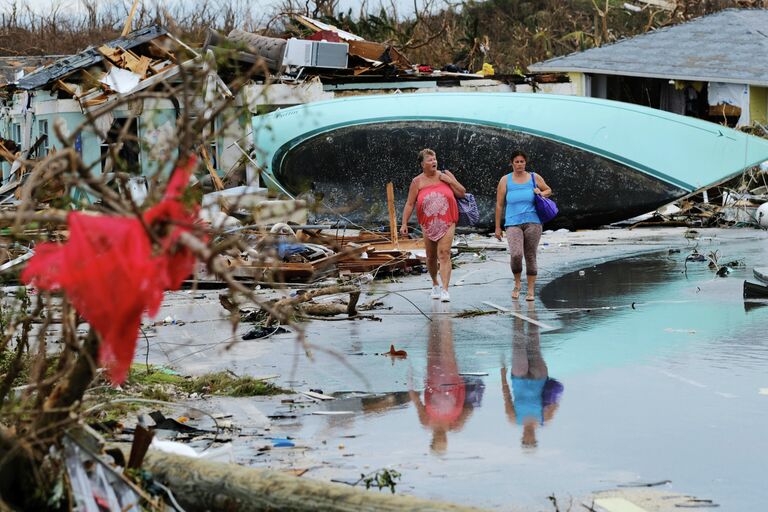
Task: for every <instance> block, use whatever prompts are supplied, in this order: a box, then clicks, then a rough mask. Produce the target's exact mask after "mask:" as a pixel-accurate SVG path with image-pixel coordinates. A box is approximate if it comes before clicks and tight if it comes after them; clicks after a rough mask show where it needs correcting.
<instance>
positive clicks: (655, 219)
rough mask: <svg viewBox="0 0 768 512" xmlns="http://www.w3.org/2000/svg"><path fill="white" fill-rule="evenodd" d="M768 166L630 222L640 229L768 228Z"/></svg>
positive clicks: (765, 164)
mask: <svg viewBox="0 0 768 512" xmlns="http://www.w3.org/2000/svg"><path fill="white" fill-rule="evenodd" d="M766 204H768V163H764V164H763V165H761V166H759V167H754V168H750V169H747V170H746V171H745V172H744V173H743V174H742V175H740V176H737V177H736V178H733V179H731V180H729V181H727V182H725V183H722V184H720V185H717V186H714V187H711V188H709V189H707V190H703V191H697V192H696V193H695V194H693V195H690V196H688V197H686V198H683V199H681V200H679V201H676V202H675V203H672V204H670V205H667V206H665V207H663V208H661V209H659V210H657V211H655V212H653V213H651V214H648V215H643V216H641V217H636V218H635V219H629V220H628V221H625V222H624V223H623V224H626V223H629V224H630V228H632V227H636V226H685V227H750V226H751V227H760V228H763V229H767V228H768V206H765V205H766Z"/></svg>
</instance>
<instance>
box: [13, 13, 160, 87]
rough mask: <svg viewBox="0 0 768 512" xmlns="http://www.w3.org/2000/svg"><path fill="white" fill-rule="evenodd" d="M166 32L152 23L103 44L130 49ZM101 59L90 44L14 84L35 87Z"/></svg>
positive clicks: (102, 58) (91, 64) (101, 56)
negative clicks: (75, 53)
mask: <svg viewBox="0 0 768 512" xmlns="http://www.w3.org/2000/svg"><path fill="white" fill-rule="evenodd" d="M166 33H167V32H166V30H165V29H164V28H162V27H160V26H157V25H152V26H149V27H146V28H142V29H139V30H134V31H133V32H131V33H130V34H128V35H127V36H125V37H120V38H118V39H115V40H113V41H110V42H108V43H105V44H106V46H109V47H110V48H122V49H123V50H130V49H131V48H134V47H136V46H139V45H140V44H143V43H146V42H148V41H151V40H153V39H155V38H157V37H159V36H161V35H163V34H166ZM103 60H104V56H103V55H101V54H100V53H99V52H98V50H97V49H96V48H95V47H93V46H91V47H89V48H87V49H85V50H83V51H82V52H80V53H78V54H77V55H70V56H68V57H64V58H62V59H59V60H57V61H56V62H54V63H53V64H50V65H48V66H45V67H44V68H40V69H37V70H35V71H34V72H32V73H30V74H28V75H27V76H25V77H23V78H21V79H20V80H19V81H18V83H17V84H16V87H18V88H19V89H27V90H30V89H37V88H39V87H43V86H45V85H47V84H49V83H51V82H53V81H55V80H59V79H61V78H64V77H65V76H67V75H69V74H70V73H72V72H73V71H77V70H79V69H83V68H88V67H90V66H93V65H94V64H97V63H99V62H101V61H103Z"/></svg>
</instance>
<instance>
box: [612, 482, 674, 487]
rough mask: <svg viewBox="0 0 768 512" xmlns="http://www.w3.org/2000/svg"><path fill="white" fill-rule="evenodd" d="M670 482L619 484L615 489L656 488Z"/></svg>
mask: <svg viewBox="0 0 768 512" xmlns="http://www.w3.org/2000/svg"><path fill="white" fill-rule="evenodd" d="M671 483H672V480H659V481H658V482H648V483H642V482H641V483H631V484H619V485H617V486H616V487H658V486H660V485H666V484H671Z"/></svg>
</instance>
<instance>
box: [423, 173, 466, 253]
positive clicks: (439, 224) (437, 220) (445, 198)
mask: <svg viewBox="0 0 768 512" xmlns="http://www.w3.org/2000/svg"><path fill="white" fill-rule="evenodd" d="M416 216H417V217H418V219H419V224H421V229H422V230H423V231H424V236H425V237H427V238H429V239H430V240H432V241H433V242H437V241H438V240H440V239H441V238H443V236H445V234H446V233H447V232H448V230H449V229H450V228H451V225H452V224H456V222H458V220H459V207H458V206H457V205H456V197H455V196H454V195H453V190H452V189H451V187H449V186H448V184H447V183H444V182H442V181H441V182H439V183H436V184H434V185H429V186H427V187H424V188H422V189H421V190H419V195H418V196H417V198H416Z"/></svg>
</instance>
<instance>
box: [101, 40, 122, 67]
mask: <svg viewBox="0 0 768 512" xmlns="http://www.w3.org/2000/svg"><path fill="white" fill-rule="evenodd" d="M98 52H99V53H100V54H102V55H103V56H104V58H106V59H107V60H108V61H110V62H111V63H113V64H117V65H118V66H120V67H122V64H123V51H122V50H121V49H120V48H112V47H111V46H107V45H103V46H99V48H98Z"/></svg>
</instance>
